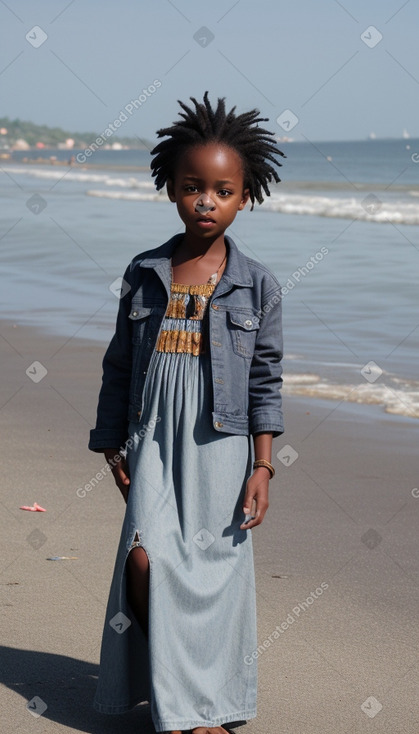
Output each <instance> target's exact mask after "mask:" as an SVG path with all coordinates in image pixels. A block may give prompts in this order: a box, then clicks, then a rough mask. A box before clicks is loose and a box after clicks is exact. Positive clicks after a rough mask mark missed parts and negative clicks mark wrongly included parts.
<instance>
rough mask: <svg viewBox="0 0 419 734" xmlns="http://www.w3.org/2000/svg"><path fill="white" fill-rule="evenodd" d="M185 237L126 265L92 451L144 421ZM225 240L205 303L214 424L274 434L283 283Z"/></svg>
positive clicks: (117, 443)
mask: <svg viewBox="0 0 419 734" xmlns="http://www.w3.org/2000/svg"><path fill="white" fill-rule="evenodd" d="M182 238H183V234H179V235H175V236H174V237H172V238H171V239H170V240H169V241H168V242H166V243H165V244H163V245H161V246H160V247H157V248H154V249H152V250H147V251H146V252H143V253H141V254H140V255H137V257H135V258H134V260H133V261H132V262H131V263H130V265H129V266H128V268H127V270H126V271H125V275H124V281H125V284H124V288H125V289H126V290H127V291H128V292H127V293H126V294H125V295H124V296H123V297H121V299H120V303H119V311H118V317H117V322H116V331H115V334H114V336H113V338H112V340H111V342H110V344H109V347H108V349H107V351H106V354H105V356H104V359H103V379H102V388H101V390H100V394H99V404H98V409H97V422H96V427H95V428H94V429H93V430H92V431H91V432H90V441H89V449H91V450H92V451H103V449H105V448H118V447H121V446H123V445H124V443H125V442H126V440H127V439H128V424H129V422H134V423H140V421H141V412H142V409H143V403H142V395H143V387H144V383H145V377H146V374H147V369H148V366H149V362H150V358H151V355H152V353H153V350H154V348H155V345H156V342H157V338H158V335H159V330H160V325H161V322H162V320H163V317H164V316H165V312H166V307H167V304H168V301H169V297H170V284H171V262H170V258H171V255H172V252H173V251H174V249H175V248H176V246H177V244H178V243H179V242H180V241H181V239H182ZM225 242H226V247H227V264H226V267H225V270H224V272H223V274H222V276H221V278H220V280H219V281H218V283H217V285H216V287H215V289H214V292H213V294H212V296H211V298H210V301H209V303H208V309H209V313H208V323H209V326H208V340H209V347H210V360H211V374H212V393H213V411H212V424H213V426H214V428H215V430H216V431H220V432H224V433H234V434H242V435H249V433H251V434H252V435H255V434H256V433H265V432H266V433H268V432H269V433H272V434H273V436H274V437H275V436H278V435H279V434H281V433H283V430H284V429H283V417H282V402H281V392H280V388H281V385H282V377H281V375H282V365H281V360H282V324H281V286H280V285H279V283H278V281H277V279H276V278H275V276H274V275H273V274H272V273H271V272H270V271H269V270H268V269H267V268H265V267H264V266H263V265H262V264H261V263H259V262H257V261H256V260H253V259H251V258H249V257H247V256H246V255H244V254H243V253H242V252H240V250H239V249H238V248H237V246H236V245H235V243H234V242H233V240H232V239H231V237H228V236H225ZM128 286H129V287H128ZM122 292H123V291H122ZM185 399H186V400H187V395H186V396H185Z"/></svg>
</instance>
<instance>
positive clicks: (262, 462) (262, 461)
mask: <svg viewBox="0 0 419 734" xmlns="http://www.w3.org/2000/svg"><path fill="white" fill-rule="evenodd" d="M258 466H265V467H266V468H267V469H269V472H270V474H271V476H270V478H271V479H272V477H274V476H275V469H274V468H273V466H272V464H271V463H270V461H267V460H266V459H256V461H254V462H253V469H257V467H258Z"/></svg>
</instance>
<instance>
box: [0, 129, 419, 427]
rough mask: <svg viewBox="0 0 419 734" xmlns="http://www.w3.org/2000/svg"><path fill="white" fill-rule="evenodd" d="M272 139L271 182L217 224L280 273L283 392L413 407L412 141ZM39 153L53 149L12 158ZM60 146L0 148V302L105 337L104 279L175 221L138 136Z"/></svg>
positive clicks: (412, 412)
mask: <svg viewBox="0 0 419 734" xmlns="http://www.w3.org/2000/svg"><path fill="white" fill-rule="evenodd" d="M280 147H282V149H283V150H284V152H285V153H286V155H287V158H286V159H285V160H283V166H282V168H281V170H280V175H281V178H282V182H281V183H280V184H278V185H274V186H272V189H271V192H272V195H271V197H270V198H266V199H265V202H264V203H263V205H262V206H260V207H259V206H258V205H256V206H255V209H254V211H253V212H250V210H249V208H246V209H245V210H244V211H243V212H239V214H238V216H237V218H236V220H235V222H234V223H233V226H232V227H231V228H230V230H229V234H230V235H231V236H232V237H233V239H234V240H235V242H236V244H237V245H238V246H239V248H240V249H241V250H242V251H243V252H245V253H246V254H248V255H249V256H250V257H253V258H256V259H258V260H260V261H261V262H263V263H264V264H265V265H266V266H267V267H269V268H270V269H271V270H272V271H273V272H274V273H275V275H276V276H277V277H278V279H279V281H280V282H281V284H282V286H283V294H284V297H283V307H284V340H285V358H284V392H288V394H299V395H305V396H307V397H321V398H329V399H330V400H333V401H335V403H336V402H339V401H341V400H343V401H352V402H358V403H376V404H377V405H380V406H381V407H382V409H383V410H386V411H387V412H388V413H392V414H395V415H399V416H406V417H408V418H413V419H417V418H419V370H418V345H419V344H418V343H419V339H418V336H419V308H418V285H417V284H418V276H419V226H418V225H419V140H415V139H411V140H371V141H360V142H342V143H337V142H333V143H316V144H312V143H287V144H285V143H282V144H280ZM78 152H79V151H72V154H74V155H75V156H76V155H77V154H78ZM50 155H55V156H56V158H57V161H61V164H59V163H56V164H55V165H50V164H49V163H48V162H46V161H44V162H40V161H38V162H37V161H33V162H31V163H25V162H23V158H25V157H29V156H32V158H33V157H38V156H44V158H46V157H47V156H50ZM68 158H69V152H68V151H41V152H36V153H32V152H31V153H30V154H28V153H27V152H24V153H23V152H22V153H15V154H14V156H13V160H11V161H1V162H0V164H1V165H0V196H1V201H2V208H1V220H0V243H1V255H0V257H1V272H2V276H1V280H2V283H1V291H0V302H1V309H2V314H3V317H4V318H8V319H12V320H14V321H16V322H21V323H25V324H32V325H34V326H36V327H38V328H41V329H44V330H47V331H49V332H54V333H57V334H61V335H62V336H63V341H65V339H68V338H69V337H71V336H73V335H74V336H77V337H82V338H89V339H95V340H97V341H99V342H102V343H103V344H104V345H105V344H106V343H107V342H108V341H109V339H110V337H111V336H112V333H113V327H114V323H115V317H116V311H117V306H118V301H117V298H116V297H115V296H114V294H113V292H112V284H113V283H114V281H115V280H116V279H117V278H118V277H120V276H121V275H122V274H123V272H124V270H125V267H126V265H127V264H128V263H129V261H130V260H131V259H132V258H133V257H134V256H135V255H136V254H138V253H139V252H142V251H143V250H146V249H149V248H151V247H157V246H158V245H159V244H161V243H162V242H164V241H166V240H167V239H169V237H170V236H172V235H173V234H175V233H176V232H180V231H182V229H183V225H182V222H181V221H180V220H179V217H178V215H177V212H176V208H175V206H174V205H173V204H171V203H170V202H169V201H168V199H167V197H166V195H165V193H164V192H163V193H157V192H156V191H155V189H154V186H153V182H152V180H151V177H150V173H149V169H148V165H149V159H150V155H149V153H148V151H125V150H124V151H98V152H97V153H95V154H94V155H93V156H92V157H91V158H90V159H89V164H88V165H84V166H79V165H77V166H69V165H68V164H67V160H68Z"/></svg>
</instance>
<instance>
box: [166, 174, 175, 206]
mask: <svg viewBox="0 0 419 734" xmlns="http://www.w3.org/2000/svg"><path fill="white" fill-rule="evenodd" d="M166 191H167V195H168V197H169V199H170V201H176V197H175V184H174V181H172V179H171V178H168V179H167V182H166Z"/></svg>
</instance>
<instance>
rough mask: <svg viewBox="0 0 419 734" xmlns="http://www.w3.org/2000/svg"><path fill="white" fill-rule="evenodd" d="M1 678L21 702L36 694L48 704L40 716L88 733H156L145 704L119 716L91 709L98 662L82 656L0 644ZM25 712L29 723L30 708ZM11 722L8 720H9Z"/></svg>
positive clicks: (148, 708)
mask: <svg viewBox="0 0 419 734" xmlns="http://www.w3.org/2000/svg"><path fill="white" fill-rule="evenodd" d="M0 656H1V661H2V665H1V673H0V680H1V682H2V683H3V684H4V685H5V686H6V687H8V688H10V689H11V690H12V691H15V692H16V693H18V694H19V695H20V696H22V706H23V707H26V704H27V702H28V701H30V700H31V699H32V698H34V696H39V698H41V699H42V701H44V702H45V704H46V705H47V707H48V708H47V709H46V710H45V712H44V713H43V714H42V718H44V719H50V720H51V721H56V722H57V723H59V724H62V725H63V726H66V727H68V728H69V729H74V730H75V731H81V732H88V734H115V732H117V731H118V732H120V731H124V734H138V732H139V731H140V732H141V734H155V729H154V726H153V724H152V721H151V717H150V707H149V706H148V705H142V706H137V707H136V708H135V709H133V710H132V711H130V712H129V713H126V714H123V715H120V716H106V715H104V714H99V713H97V712H96V711H95V710H94V709H93V704H92V702H93V696H94V693H95V690H96V680H97V675H98V672H99V666H98V665H94V664H93V663H87V662H85V661H84V660H77V659H76V658H70V657H66V656H65V655H54V654H52V653H47V652H35V651H34V650H21V649H19V648H14V647H3V646H1V647H0ZM27 715H28V726H29V717H31V714H30V712H29V711H28V712H27ZM10 723H11V722H10Z"/></svg>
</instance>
